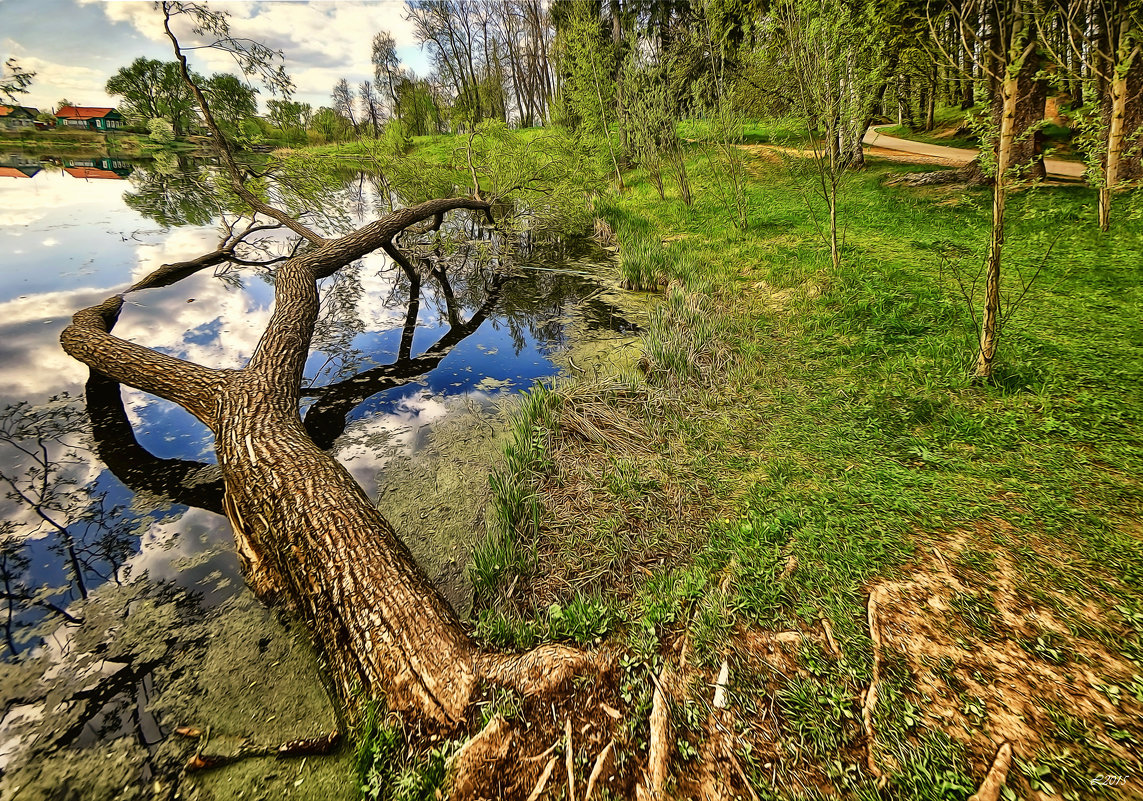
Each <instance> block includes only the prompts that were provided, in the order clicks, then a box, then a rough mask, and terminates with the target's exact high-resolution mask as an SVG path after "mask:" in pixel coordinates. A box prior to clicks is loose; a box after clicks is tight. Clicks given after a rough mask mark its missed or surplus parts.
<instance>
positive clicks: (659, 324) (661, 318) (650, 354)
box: [640, 283, 725, 386]
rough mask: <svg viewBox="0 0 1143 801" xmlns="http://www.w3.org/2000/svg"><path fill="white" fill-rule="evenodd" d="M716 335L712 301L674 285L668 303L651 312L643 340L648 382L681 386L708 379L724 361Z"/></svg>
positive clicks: (643, 362)
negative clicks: (696, 380)
mask: <svg viewBox="0 0 1143 801" xmlns="http://www.w3.org/2000/svg"><path fill="white" fill-rule="evenodd" d="M716 332H717V327H716V323H715V314H714V310H713V308H712V307H711V303H710V300H709V299H708V298H706V297H705V296H703V295H700V294H697V293H694V292H688V291H687V290H686V289H684V288H683V286H682V285H681V284H678V283H674V284H671V286H670V287H669V288H668V289H667V296H666V300H665V302H664V303H663V304H662V305H660V306H658V307H656V308H655V309H653V310H652V311H651V314H650V317H649V321H648V325H647V332H646V334H645V335H644V338H643V359H642V360H641V361H640V366H641V367H642V369H643V371H644V372H645V373H646V374H647V379H648V381H650V382H652V383H655V384H660V385H666V386H680V385H682V384H684V383H686V382H688V381H693V380H695V379H702V380H704V381H706V380H709V378H710V376H711V375H712V374H713V373H714V372H716V371H717V369H718V367H719V366H720V363H721V362H722V361H724V360H725V356H724V354H723V353H722V349H721V348H720V347H719V345H718V342H717V340H716Z"/></svg>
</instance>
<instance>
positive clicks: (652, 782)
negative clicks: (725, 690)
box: [636, 666, 671, 801]
mask: <svg viewBox="0 0 1143 801" xmlns="http://www.w3.org/2000/svg"><path fill="white" fill-rule="evenodd" d="M670 678H671V677H670V673H669V671H668V669H667V667H665V666H664V667H663V670H662V672H660V673H659V679H658V681H656V682H655V694H654V697H653V698H652V701H651V739H650V742H649V744H648V747H647V775H646V778H645V782H644V784H642V785H640V786H639V787H638V788H636V795H637V796H638V797H639V798H641V799H648V801H659V799H662V798H665V795H664V790H665V789H666V786H667V773H668V770H669V769H670V764H671V708H670V699H669V698H668V697H667V687H666V685H667V682H668V681H669V680H670Z"/></svg>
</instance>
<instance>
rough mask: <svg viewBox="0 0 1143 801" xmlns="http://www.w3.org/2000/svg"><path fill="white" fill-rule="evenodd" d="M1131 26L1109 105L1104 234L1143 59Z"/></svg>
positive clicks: (1124, 29)
mask: <svg viewBox="0 0 1143 801" xmlns="http://www.w3.org/2000/svg"><path fill="white" fill-rule="evenodd" d="M1127 26H1128V22H1127V21H1126V20H1124V21H1123V23H1122V29H1121V31H1120V34H1119V42H1120V43H1121V44H1120V48H1121V49H1120V52H1119V53H1118V54H1117V55H1118V56H1119V58H1118V59H1117V62H1118V63H1117V64H1116V69H1115V70H1114V74H1113V75H1112V77H1111V80H1110V81H1109V86H1108V89H1109V92H1110V97H1109V98H1108V104H1107V108H1108V119H1107V154H1106V156H1105V157H1104V158H1105V164H1104V170H1103V181H1102V182H1101V183H1100V186H1099V228H1100V230H1101V231H1109V230H1111V195H1112V193H1113V192H1114V191H1115V189H1116V186H1117V185H1118V184H1119V182H1120V180H1121V179H1122V178H1123V175H1122V172H1123V171H1122V166H1123V155H1124V143H1125V141H1126V138H1127V133H1128V132H1127V103H1128V98H1129V96H1130V91H1129V87H1128V77H1129V76H1131V75H1132V73H1133V71H1135V70H1134V68H1135V62H1136V61H1138V60H1139V58H1140V46H1139V45H1138V44H1134V43H1132V42H1131V41H1130V40H1129V39H1128V30H1127ZM1128 47H1130V48H1131V49H1130V50H1127V52H1126V53H1124V52H1123V51H1124V50H1126V49H1127V48H1128ZM1136 102H1138V99H1136Z"/></svg>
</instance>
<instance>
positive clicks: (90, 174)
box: [64, 167, 123, 181]
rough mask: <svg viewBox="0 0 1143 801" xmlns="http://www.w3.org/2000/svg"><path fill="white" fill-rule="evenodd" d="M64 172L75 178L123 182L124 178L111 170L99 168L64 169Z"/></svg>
mask: <svg viewBox="0 0 1143 801" xmlns="http://www.w3.org/2000/svg"><path fill="white" fill-rule="evenodd" d="M64 172H66V173H67V174H68V175H70V176H72V177H73V178H112V179H114V180H116V181H122V180H123V176H122V175H119V174H117V173H114V172H112V171H111V170H101V169H99V168H98V167H64Z"/></svg>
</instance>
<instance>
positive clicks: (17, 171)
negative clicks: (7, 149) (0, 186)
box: [0, 153, 41, 178]
mask: <svg viewBox="0 0 1143 801" xmlns="http://www.w3.org/2000/svg"><path fill="white" fill-rule="evenodd" d="M40 170H41V167H40V160H39V159H38V158H31V157H29V156H25V155H23V154H21V153H6V154H0V178H31V177H32V176H34V175H35V174H36V173H38V172H39V171H40Z"/></svg>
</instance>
